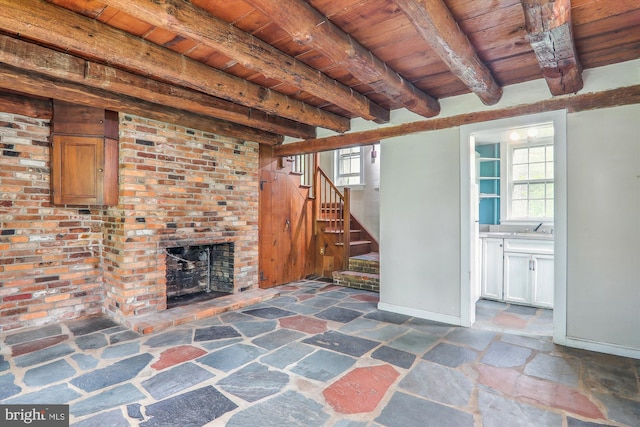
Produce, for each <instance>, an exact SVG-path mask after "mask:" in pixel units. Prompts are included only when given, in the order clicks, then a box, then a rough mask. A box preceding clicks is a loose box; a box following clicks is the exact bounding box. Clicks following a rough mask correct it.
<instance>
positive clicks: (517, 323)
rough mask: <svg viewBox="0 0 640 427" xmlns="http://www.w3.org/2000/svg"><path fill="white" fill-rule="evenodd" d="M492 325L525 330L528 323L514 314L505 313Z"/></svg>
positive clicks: (494, 320)
mask: <svg viewBox="0 0 640 427" xmlns="http://www.w3.org/2000/svg"><path fill="white" fill-rule="evenodd" d="M491 323H493V324H496V325H499V326H504V327H507V328H512V329H524V328H526V327H527V321H526V320H525V319H523V318H522V317H520V316H517V315H515V314H513V313H505V312H502V313H499V314H497V315H496V316H495V317H494V318H493V320H492V321H491Z"/></svg>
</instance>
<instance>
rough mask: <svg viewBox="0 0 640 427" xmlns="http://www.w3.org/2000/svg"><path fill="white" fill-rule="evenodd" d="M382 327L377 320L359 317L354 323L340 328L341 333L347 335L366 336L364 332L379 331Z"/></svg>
mask: <svg viewBox="0 0 640 427" xmlns="http://www.w3.org/2000/svg"><path fill="white" fill-rule="evenodd" d="M379 327H380V322H377V321H375V320H369V319H365V318H364V317H359V318H357V319H356V320H354V321H353V322H349V323H347V324H346V325H344V326H342V327H340V329H339V331H340V332H343V333H345V334H354V333H357V334H358V335H364V334H363V333H362V332H363V331H371V330H377V328H379Z"/></svg>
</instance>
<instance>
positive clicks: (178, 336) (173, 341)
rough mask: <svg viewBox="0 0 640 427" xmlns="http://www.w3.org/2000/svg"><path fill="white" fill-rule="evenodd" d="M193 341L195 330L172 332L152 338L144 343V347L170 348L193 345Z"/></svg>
mask: <svg viewBox="0 0 640 427" xmlns="http://www.w3.org/2000/svg"><path fill="white" fill-rule="evenodd" d="M192 340H193V330H191V329H181V330H175V331H174V330H171V331H168V332H162V333H160V334H158V335H154V336H152V337H151V338H149V339H148V340H146V341H145V342H144V345H148V346H149V347H151V348H158V347H169V346H178V345H184V344H191V342H192Z"/></svg>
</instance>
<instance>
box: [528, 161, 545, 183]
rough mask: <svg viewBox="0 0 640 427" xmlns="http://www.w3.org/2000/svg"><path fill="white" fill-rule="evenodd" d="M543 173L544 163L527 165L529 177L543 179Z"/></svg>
mask: <svg viewBox="0 0 640 427" xmlns="http://www.w3.org/2000/svg"><path fill="white" fill-rule="evenodd" d="M544 174H545V164H544V163H531V164H530V165H529V179H544Z"/></svg>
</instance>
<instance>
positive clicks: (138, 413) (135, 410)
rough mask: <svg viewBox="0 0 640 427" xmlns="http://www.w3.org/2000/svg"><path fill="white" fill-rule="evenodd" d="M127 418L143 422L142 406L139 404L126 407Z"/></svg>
mask: <svg viewBox="0 0 640 427" xmlns="http://www.w3.org/2000/svg"><path fill="white" fill-rule="evenodd" d="M127 417H129V418H135V419H136V420H144V415H142V405H141V404H139V403H131V404H129V405H127Z"/></svg>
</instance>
